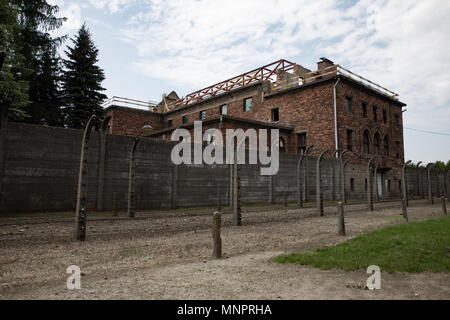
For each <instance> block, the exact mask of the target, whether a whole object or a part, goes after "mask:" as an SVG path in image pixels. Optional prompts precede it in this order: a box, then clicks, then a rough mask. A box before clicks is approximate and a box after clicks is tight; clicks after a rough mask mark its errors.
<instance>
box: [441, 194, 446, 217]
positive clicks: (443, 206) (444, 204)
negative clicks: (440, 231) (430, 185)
mask: <svg viewBox="0 0 450 320" xmlns="http://www.w3.org/2000/svg"><path fill="white" fill-rule="evenodd" d="M441 203H442V215H444V216H446V215H447V205H446V203H445V197H444V196H442V197H441Z"/></svg>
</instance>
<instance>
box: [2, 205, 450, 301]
mask: <svg viewBox="0 0 450 320" xmlns="http://www.w3.org/2000/svg"><path fill="white" fill-rule="evenodd" d="M399 208H400V205H399V203H396V202H388V203H376V204H375V209H376V211H375V212H368V211H366V210H365V206H364V205H351V206H348V207H347V208H346V230H347V236H346V237H340V236H337V218H336V215H335V214H336V208H334V207H326V208H325V216H324V217H317V214H316V212H315V210H314V209H312V208H306V209H301V210H299V209H296V208H292V207H291V208H289V207H288V208H283V207H277V208H274V207H257V208H254V207H253V208H247V209H246V210H244V212H243V226H242V227H234V226H232V223H231V215H230V214H224V215H223V217H222V220H223V227H222V242H223V252H224V258H223V259H222V260H213V259H212V258H211V253H212V239H211V229H210V226H211V222H212V219H211V216H210V215H208V214H202V213H199V214H193V213H192V211H189V212H181V211H174V212H164V213H161V212H160V213H154V212H153V213H147V214H146V213H140V214H139V215H138V218H137V219H135V220H129V219H97V220H92V221H88V230H87V241H86V242H84V243H80V242H76V241H73V236H72V235H73V229H74V223H73V222H71V221H65V220H64V219H63V220H61V221H51V222H47V223H42V219H44V218H41V220H36V221H37V222H39V223H30V222H31V221H30V220H27V219H24V218H23V217H21V218H18V219H17V220H14V218H11V217H8V219H4V220H0V253H1V254H0V299H450V273H421V274H408V273H394V274H388V273H383V272H382V288H381V290H378V291H374V292H372V291H368V290H364V289H363V287H364V285H365V282H366V279H367V277H368V275H367V274H366V272H365V270H358V271H354V272H345V271H341V270H329V271H322V270H318V269H314V268H311V267H304V266H299V265H290V264H288V265H281V264H277V263H273V262H270V261H269V260H270V258H272V257H274V256H276V255H279V254H282V253H288V252H298V251H305V250H310V249H312V248H316V247H320V246H324V245H331V244H336V243H339V242H341V241H345V240H346V239H349V238H351V237H354V236H355V235H357V234H359V233H361V232H363V231H367V230H373V229H376V228H380V227H383V226H387V225H392V224H397V223H403V220H402V218H401V216H400V213H401V209H399ZM440 210H441V209H440V206H439V204H436V205H435V206H430V205H427V204H425V202H423V201H411V207H410V208H409V211H408V213H409V218H410V221H419V220H424V219H429V218H432V217H438V216H440V215H441V211H440ZM70 265H77V266H79V267H80V268H81V272H82V277H81V283H82V284H81V286H82V288H81V290H68V289H67V288H66V279H67V277H68V276H69V275H68V274H66V273H65V271H66V268H67V267H68V266H70Z"/></svg>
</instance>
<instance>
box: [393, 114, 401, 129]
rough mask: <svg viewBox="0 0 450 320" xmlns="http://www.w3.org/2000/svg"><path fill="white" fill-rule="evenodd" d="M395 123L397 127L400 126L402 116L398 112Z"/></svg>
mask: <svg viewBox="0 0 450 320" xmlns="http://www.w3.org/2000/svg"><path fill="white" fill-rule="evenodd" d="M394 124H395V125H396V126H397V127H400V116H399V115H398V114H396V115H395V116H394Z"/></svg>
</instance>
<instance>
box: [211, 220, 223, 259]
mask: <svg viewBox="0 0 450 320" xmlns="http://www.w3.org/2000/svg"><path fill="white" fill-rule="evenodd" d="M221 224H222V217H221V214H220V212H217V211H216V212H214V213H213V225H212V238H213V258H216V259H220V258H222V239H221V236H220V232H221V230H220V229H221Z"/></svg>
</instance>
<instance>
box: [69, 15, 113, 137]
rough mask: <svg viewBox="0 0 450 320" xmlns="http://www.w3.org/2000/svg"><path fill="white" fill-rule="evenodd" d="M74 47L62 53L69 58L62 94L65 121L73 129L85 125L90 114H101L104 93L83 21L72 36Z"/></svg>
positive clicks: (99, 69)
mask: <svg viewBox="0 0 450 320" xmlns="http://www.w3.org/2000/svg"><path fill="white" fill-rule="evenodd" d="M71 41H72V43H73V45H74V46H73V48H71V47H68V50H67V51H66V52H65V53H66V55H67V57H68V59H67V60H64V66H65V70H64V74H63V84H62V87H63V95H64V104H65V116H66V123H67V125H68V126H69V127H72V128H84V127H85V126H86V124H87V121H88V120H89V118H90V116H91V115H93V114H95V115H97V116H98V117H101V116H102V114H103V108H102V106H101V103H102V102H103V101H104V100H105V99H106V95H105V94H103V93H101V91H104V90H105V89H104V88H103V87H102V86H101V83H102V81H103V80H104V79H105V76H104V72H103V70H102V69H101V68H100V67H99V66H98V65H97V62H98V58H97V56H98V49H97V48H96V46H95V44H94V42H93V41H92V39H91V34H90V32H89V29H88V28H87V27H86V24H83V26H82V27H81V28H80V30H79V31H78V34H77V35H76V36H75V38H74V39H71Z"/></svg>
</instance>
